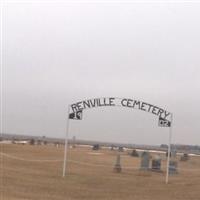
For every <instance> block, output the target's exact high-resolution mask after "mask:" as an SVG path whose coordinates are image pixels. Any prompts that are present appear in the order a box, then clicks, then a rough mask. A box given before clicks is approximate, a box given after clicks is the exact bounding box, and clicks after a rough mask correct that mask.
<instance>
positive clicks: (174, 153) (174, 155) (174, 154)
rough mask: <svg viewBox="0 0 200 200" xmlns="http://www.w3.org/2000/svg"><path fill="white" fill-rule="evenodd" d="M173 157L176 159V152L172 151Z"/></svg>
mask: <svg viewBox="0 0 200 200" xmlns="http://www.w3.org/2000/svg"><path fill="white" fill-rule="evenodd" d="M171 157H172V158H176V150H172V151H171Z"/></svg>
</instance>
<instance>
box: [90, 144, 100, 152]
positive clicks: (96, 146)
mask: <svg viewBox="0 0 200 200" xmlns="http://www.w3.org/2000/svg"><path fill="white" fill-rule="evenodd" d="M99 149H100V146H99V144H94V145H93V147H92V150H96V151H97V150H99Z"/></svg>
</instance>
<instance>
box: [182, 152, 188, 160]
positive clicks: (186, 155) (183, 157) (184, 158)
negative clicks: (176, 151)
mask: <svg viewBox="0 0 200 200" xmlns="http://www.w3.org/2000/svg"><path fill="white" fill-rule="evenodd" d="M187 160H189V155H188V154H187V153H184V154H183V155H182V156H181V158H180V161H187Z"/></svg>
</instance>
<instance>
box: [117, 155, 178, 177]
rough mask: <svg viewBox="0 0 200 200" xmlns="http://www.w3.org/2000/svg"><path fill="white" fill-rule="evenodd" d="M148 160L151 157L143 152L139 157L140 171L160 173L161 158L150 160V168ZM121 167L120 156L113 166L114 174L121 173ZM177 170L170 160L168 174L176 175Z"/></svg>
mask: <svg viewBox="0 0 200 200" xmlns="http://www.w3.org/2000/svg"><path fill="white" fill-rule="evenodd" d="M150 160H151V156H150V154H149V153H148V152H143V153H142V155H141V164H140V170H143V171H149V170H152V171H155V172H162V170H161V158H160V157H159V156H157V157H155V158H154V159H153V160H152V164H151V168H150V167H149V165H150ZM121 170H122V167H121V162H120V154H118V155H117V159H116V163H115V166H114V171H115V172H121ZM177 173H178V170H177V162H176V161H173V160H171V161H170V163H169V174H170V175H173V174H177Z"/></svg>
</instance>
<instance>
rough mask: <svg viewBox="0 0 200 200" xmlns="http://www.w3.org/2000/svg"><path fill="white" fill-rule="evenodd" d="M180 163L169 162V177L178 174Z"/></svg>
mask: <svg viewBox="0 0 200 200" xmlns="http://www.w3.org/2000/svg"><path fill="white" fill-rule="evenodd" d="M177 166H178V163H177V162H176V161H174V160H170V162H169V175H174V174H177V173H178V170H177Z"/></svg>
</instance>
